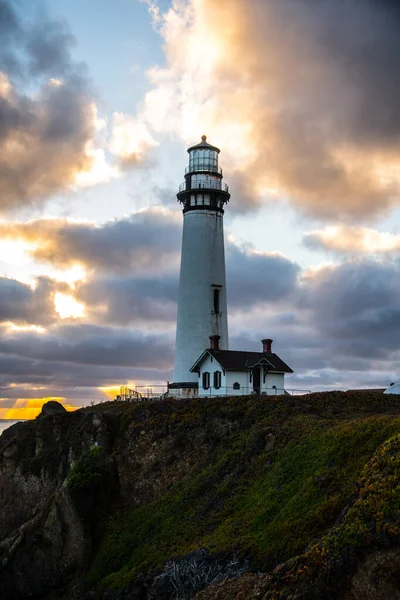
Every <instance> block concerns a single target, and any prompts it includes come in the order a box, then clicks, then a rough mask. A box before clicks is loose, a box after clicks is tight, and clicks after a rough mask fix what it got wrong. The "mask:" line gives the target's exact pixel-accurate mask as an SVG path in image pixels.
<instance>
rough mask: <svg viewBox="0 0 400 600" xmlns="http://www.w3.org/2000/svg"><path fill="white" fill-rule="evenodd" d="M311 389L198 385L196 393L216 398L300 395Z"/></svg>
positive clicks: (307, 392)
mask: <svg viewBox="0 0 400 600" xmlns="http://www.w3.org/2000/svg"><path fill="white" fill-rule="evenodd" d="M310 392H311V390H297V389H288V388H285V389H284V388H277V387H270V388H263V389H261V390H259V391H256V390H254V388H253V386H251V387H243V386H240V388H235V387H233V386H221V387H220V388H214V387H210V388H208V389H207V390H204V389H203V388H201V387H199V391H198V395H199V396H200V397H204V396H211V397H214V398H217V397H219V396H251V395H253V394H254V395H255V396H260V397H261V396H300V395H304V394H309V393H310Z"/></svg>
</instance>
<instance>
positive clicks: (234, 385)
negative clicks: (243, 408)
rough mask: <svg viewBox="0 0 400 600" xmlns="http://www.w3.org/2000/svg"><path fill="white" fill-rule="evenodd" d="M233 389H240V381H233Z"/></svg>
mask: <svg viewBox="0 0 400 600" xmlns="http://www.w3.org/2000/svg"><path fill="white" fill-rule="evenodd" d="M233 389H234V390H240V383H239V382H238V381H235V383H234V384H233Z"/></svg>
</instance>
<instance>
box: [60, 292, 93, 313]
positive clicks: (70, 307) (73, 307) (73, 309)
mask: <svg viewBox="0 0 400 600" xmlns="http://www.w3.org/2000/svg"><path fill="white" fill-rule="evenodd" d="M54 306H55V309H56V311H57V312H58V314H59V315H60V318H61V319H67V318H69V317H72V318H74V319H77V318H79V317H83V316H84V315H85V305H84V304H82V303H81V302H78V301H77V300H75V298H74V297H73V296H70V295H69V294H62V293H61V292H57V293H56V294H55V296H54Z"/></svg>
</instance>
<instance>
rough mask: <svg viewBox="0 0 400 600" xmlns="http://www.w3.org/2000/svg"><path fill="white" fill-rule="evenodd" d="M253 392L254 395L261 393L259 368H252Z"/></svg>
mask: <svg viewBox="0 0 400 600" xmlns="http://www.w3.org/2000/svg"><path fill="white" fill-rule="evenodd" d="M253 391H254V392H255V393H256V394H259V393H260V392H261V370H260V367H254V369H253Z"/></svg>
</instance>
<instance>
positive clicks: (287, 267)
mask: <svg viewBox="0 0 400 600" xmlns="http://www.w3.org/2000/svg"><path fill="white" fill-rule="evenodd" d="M226 265H227V288H228V290H227V291H228V302H229V304H230V306H232V307H234V308H242V309H246V308H249V307H253V306H254V305H257V304H265V303H268V302H276V301H279V300H283V299H284V298H287V297H288V296H289V294H291V293H292V292H293V291H294V290H295V288H296V281H297V276H298V273H299V271H300V267H299V266H298V265H297V264H296V263H294V262H292V261H290V260H288V259H287V258H285V257H284V256H281V255H279V254H265V253H256V252H253V251H251V250H247V251H246V250H241V249H240V248H238V247H237V246H235V245H234V244H228V245H227V256H226Z"/></svg>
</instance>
